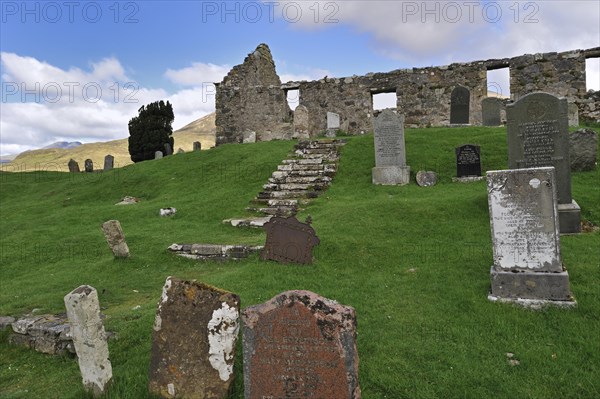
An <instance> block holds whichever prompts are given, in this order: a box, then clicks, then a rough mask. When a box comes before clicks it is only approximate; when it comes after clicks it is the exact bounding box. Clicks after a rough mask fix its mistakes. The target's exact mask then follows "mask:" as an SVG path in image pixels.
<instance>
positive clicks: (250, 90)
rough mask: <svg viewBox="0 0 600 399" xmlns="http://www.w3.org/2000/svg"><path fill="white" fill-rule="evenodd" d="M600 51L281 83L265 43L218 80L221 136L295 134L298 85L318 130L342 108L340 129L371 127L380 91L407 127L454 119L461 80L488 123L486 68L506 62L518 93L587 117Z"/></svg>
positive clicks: (472, 120)
mask: <svg viewBox="0 0 600 399" xmlns="http://www.w3.org/2000/svg"><path fill="white" fill-rule="evenodd" d="M597 57H600V47H597V48H593V49H588V50H573V51H567V52H562V53H544V54H534V55H532V54H526V55H522V56H518V57H513V58H504V59H490V60H486V61H475V62H469V63H454V64H451V65H447V66H439V67H427V68H410V69H399V70H395V71H391V72H385V73H369V74H367V75H364V76H351V77H343V78H329V77H325V78H323V79H321V80H316V81H310V82H309V81H301V82H287V83H285V84H281V81H280V79H279V77H278V76H277V73H276V71H275V64H274V62H273V58H272V56H271V52H270V50H269V47H268V46H267V45H266V44H261V45H259V46H258V47H257V49H256V50H255V51H254V52H253V53H252V54H250V55H249V56H248V57H247V58H246V59H245V61H244V63H243V64H242V65H238V66H236V67H234V68H233V69H232V70H231V71H230V72H229V74H228V75H227V77H225V79H224V80H223V82H221V83H219V84H217V97H216V112H217V117H216V124H217V143H218V144H222V143H229V142H241V141H242V135H243V133H244V132H248V131H254V132H256V133H257V140H259V141H266V140H272V139H289V138H292V137H294V132H293V130H294V128H293V125H292V121H293V112H292V111H291V110H290V108H289V106H288V104H287V100H286V93H287V91H288V90H299V94H300V105H303V106H305V107H306V109H307V110H308V128H309V129H308V131H309V132H310V134H311V135H313V136H314V135H317V134H319V133H322V132H324V131H325V130H326V129H327V122H326V120H327V112H335V113H338V114H339V115H340V122H341V129H342V130H344V131H347V132H348V133H350V134H364V133H367V132H369V131H371V130H372V117H373V95H374V94H378V93H393V92H395V93H396V96H397V109H398V111H399V112H400V113H402V114H404V115H405V125H406V126H407V127H426V126H448V125H450V109H451V96H452V92H453V90H454V89H456V88H457V87H458V86H462V87H464V88H466V89H468V90H469V94H470V99H469V104H468V105H469V110H468V114H469V120H468V123H469V124H472V125H481V123H482V117H481V101H482V100H483V99H484V98H486V96H487V88H488V82H487V71H488V70H494V69H500V68H506V67H508V68H509V70H510V90H511V99H512V100H516V99H518V98H519V97H522V96H523V95H525V94H528V93H531V92H533V91H545V92H548V93H551V94H554V95H556V96H561V97H566V98H567V101H568V102H569V103H574V104H576V105H577V107H578V109H579V117H580V120H585V119H588V120H594V121H598V120H599V114H600V104H598V96H597V95H595V93H587V92H586V79H585V78H586V77H585V59H586V58H597Z"/></svg>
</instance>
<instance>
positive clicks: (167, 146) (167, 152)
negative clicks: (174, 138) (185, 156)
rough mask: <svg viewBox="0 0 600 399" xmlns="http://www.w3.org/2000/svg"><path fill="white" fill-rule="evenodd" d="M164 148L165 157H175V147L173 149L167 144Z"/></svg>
mask: <svg viewBox="0 0 600 399" xmlns="http://www.w3.org/2000/svg"><path fill="white" fill-rule="evenodd" d="M164 147H165V152H164V154H163V155H164V156H169V155H173V147H171V144H169V143H165V145H164Z"/></svg>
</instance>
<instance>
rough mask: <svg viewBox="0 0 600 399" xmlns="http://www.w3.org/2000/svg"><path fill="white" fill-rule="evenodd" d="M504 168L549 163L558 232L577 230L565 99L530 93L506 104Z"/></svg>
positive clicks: (577, 212) (530, 166) (578, 226)
mask: <svg viewBox="0 0 600 399" xmlns="http://www.w3.org/2000/svg"><path fill="white" fill-rule="evenodd" d="M506 113H507V118H508V124H507V134H508V167H509V168H510V169H522V168H539V167H546V166H553V167H554V169H555V174H556V190H557V194H558V204H559V209H558V212H559V218H560V231H561V233H578V232H579V231H580V220H581V216H580V213H581V209H580V208H579V206H578V205H577V203H576V202H575V201H573V198H572V197H571V163H570V160H569V126H568V118H567V100H566V99H564V98H558V97H555V96H553V95H552V94H548V93H541V92H540V93H531V94H528V95H526V96H524V97H522V98H520V99H519V100H518V101H517V102H515V103H513V104H509V105H508V106H507V107H506Z"/></svg>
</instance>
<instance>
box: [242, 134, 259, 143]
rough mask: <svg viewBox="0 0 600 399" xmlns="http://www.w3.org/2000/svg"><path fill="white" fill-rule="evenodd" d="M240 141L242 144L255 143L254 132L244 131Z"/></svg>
mask: <svg viewBox="0 0 600 399" xmlns="http://www.w3.org/2000/svg"><path fill="white" fill-rule="evenodd" d="M242 143H244V144H250V143H256V132H253V131H245V132H244V133H243V134H242Z"/></svg>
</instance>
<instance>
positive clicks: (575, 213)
mask: <svg viewBox="0 0 600 399" xmlns="http://www.w3.org/2000/svg"><path fill="white" fill-rule="evenodd" d="M558 225H559V227H560V234H577V233H581V208H580V207H579V205H578V204H577V202H575V200H573V201H571V203H570V204H558Z"/></svg>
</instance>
